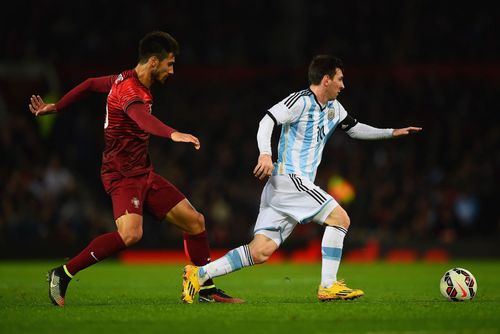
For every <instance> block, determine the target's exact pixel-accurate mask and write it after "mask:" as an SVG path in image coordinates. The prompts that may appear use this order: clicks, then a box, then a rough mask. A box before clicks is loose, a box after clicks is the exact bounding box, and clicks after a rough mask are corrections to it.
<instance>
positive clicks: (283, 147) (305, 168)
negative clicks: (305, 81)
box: [269, 89, 347, 182]
mask: <svg viewBox="0 0 500 334" xmlns="http://www.w3.org/2000/svg"><path fill="white" fill-rule="evenodd" d="M269 114H270V115H271V116H272V117H273V118H274V120H275V122H276V123H277V124H281V125H282V128H281V135H280V139H279V144H278V157H277V161H276V162H275V164H274V169H273V175H288V174H296V175H301V176H303V177H306V178H307V179H309V180H310V181H311V182H314V179H315V178H316V171H317V168H318V166H319V164H320V162H321V156H322V154H323V148H324V147H325V144H326V142H327V140H328V138H330V136H331V135H332V133H333V131H334V130H335V128H336V127H337V125H338V124H339V123H340V122H341V121H342V120H344V119H345V118H346V117H347V111H346V110H345V109H344V107H343V106H342V105H341V104H340V103H339V102H338V101H337V100H334V101H328V103H327V104H326V105H325V106H323V107H322V106H321V105H320V103H319V102H318V101H317V99H316V96H315V95H314V93H313V92H312V91H311V90H310V89H305V90H302V91H299V92H296V93H292V94H290V95H289V96H287V97H286V98H285V99H283V100H282V101H281V102H279V103H277V104H276V105H274V106H273V107H272V108H271V109H269Z"/></svg>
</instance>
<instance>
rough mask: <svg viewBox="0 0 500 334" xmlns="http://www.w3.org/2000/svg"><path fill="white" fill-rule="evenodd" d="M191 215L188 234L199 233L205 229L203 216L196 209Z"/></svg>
mask: <svg viewBox="0 0 500 334" xmlns="http://www.w3.org/2000/svg"><path fill="white" fill-rule="evenodd" d="M193 216H194V217H193V219H192V220H191V224H189V229H190V231H188V232H190V234H199V233H201V232H203V231H205V216H203V215H202V214H201V213H199V212H197V211H195V213H194V215H193Z"/></svg>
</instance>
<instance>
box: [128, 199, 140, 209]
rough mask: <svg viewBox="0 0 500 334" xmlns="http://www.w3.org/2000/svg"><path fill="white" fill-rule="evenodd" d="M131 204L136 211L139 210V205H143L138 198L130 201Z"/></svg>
mask: <svg viewBox="0 0 500 334" xmlns="http://www.w3.org/2000/svg"><path fill="white" fill-rule="evenodd" d="M130 203H132V205H133V206H134V208H136V209H139V204H141V202H140V201H139V199H137V197H134V198H132V199H131V200H130Z"/></svg>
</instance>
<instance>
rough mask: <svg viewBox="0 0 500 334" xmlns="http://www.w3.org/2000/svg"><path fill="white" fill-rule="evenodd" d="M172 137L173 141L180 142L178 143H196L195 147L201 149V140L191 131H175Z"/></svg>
mask: <svg viewBox="0 0 500 334" xmlns="http://www.w3.org/2000/svg"><path fill="white" fill-rule="evenodd" d="M170 138H172V141H175V142H178V143H191V144H193V145H194V148H195V149H197V150H199V149H200V140H199V139H198V138H196V137H195V136H193V135H192V134H189V133H182V132H173V133H172V134H171V135H170Z"/></svg>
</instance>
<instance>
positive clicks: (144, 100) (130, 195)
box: [29, 31, 242, 306]
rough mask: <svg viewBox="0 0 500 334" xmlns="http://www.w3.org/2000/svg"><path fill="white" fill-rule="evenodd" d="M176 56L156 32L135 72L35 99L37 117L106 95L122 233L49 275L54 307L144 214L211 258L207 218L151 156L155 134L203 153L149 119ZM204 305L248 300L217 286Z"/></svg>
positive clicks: (109, 168) (197, 255)
mask: <svg viewBox="0 0 500 334" xmlns="http://www.w3.org/2000/svg"><path fill="white" fill-rule="evenodd" d="M178 51H179V46H178V43H177V41H176V40H175V39H174V38H173V37H172V36H170V35H169V34H167V33H165V32H161V31H155V32H151V33H149V34H147V35H146V36H145V37H144V38H143V39H142V40H141V41H140V44H139V62H138V64H137V66H136V67H135V68H134V69H131V70H126V71H124V72H122V73H121V74H119V75H110V76H105V77H99V78H90V79H87V80H86V81H84V82H83V83H82V84H80V85H78V86H77V87H75V88H73V89H72V90H71V91H70V92H68V93H67V94H66V95H64V96H63V97H62V98H61V100H60V101H59V102H57V103H55V104H46V103H44V101H43V100H42V99H41V98H40V96H32V97H31V103H30V105H29V108H30V110H31V112H32V113H33V114H34V115H35V116H41V115H46V114H50V113H55V112H59V111H61V110H63V109H65V108H66V107H68V106H69V105H71V104H72V103H74V102H76V101H78V100H79V99H81V98H83V97H85V96H86V95H88V94H89V93H91V92H99V93H108V98H107V104H106V116H105V122H104V138H105V139H104V143H105V147H104V153H103V158H102V167H101V179H102V182H103V185H104V188H105V190H106V192H107V193H108V194H109V195H110V196H111V199H112V202H113V213H114V218H115V222H116V226H117V231H115V232H111V233H107V234H104V235H101V236H99V237H97V238H95V239H94V240H92V241H91V242H90V244H89V245H88V246H87V247H86V248H85V249H84V250H83V251H82V252H81V253H80V254H78V255H77V256H75V257H74V258H72V259H70V260H69V261H68V262H67V263H66V264H64V265H62V266H60V267H57V268H54V269H52V270H51V271H49V273H48V276H49V277H48V280H49V297H50V300H51V301H52V303H53V304H54V305H59V306H63V305H64V302H65V294H66V289H67V287H68V284H69V282H70V280H71V279H72V278H73V276H74V275H75V274H76V273H78V272H79V271H81V270H83V269H85V268H87V267H89V266H91V265H93V264H95V263H97V262H99V261H102V260H104V259H105V258H107V257H109V256H111V255H113V254H116V253H118V252H119V251H121V250H123V249H125V248H126V247H128V246H131V245H133V244H135V243H136V242H138V241H139V240H140V239H141V238H142V224H143V217H142V215H143V210H146V211H148V212H150V213H151V214H152V215H153V216H154V217H155V218H156V219H158V220H166V221H168V222H170V223H172V224H174V225H175V226H177V227H179V228H180V229H181V230H183V231H184V241H185V242H184V246H185V251H186V253H187V254H188V256H189V258H190V260H191V261H192V262H193V263H194V264H197V265H204V264H207V263H208V262H209V261H210V248H209V246H208V241H207V234H206V231H205V219H204V217H203V215H202V214H201V213H199V212H197V211H196V209H194V207H193V206H192V205H191V203H190V202H189V201H188V200H187V199H186V197H185V196H184V195H183V194H182V193H181V192H180V191H179V190H178V189H177V188H176V187H175V186H174V185H173V184H171V183H170V182H169V181H167V180H166V179H164V178H163V177H161V176H160V175H158V174H156V173H155V172H154V170H153V165H152V163H151V160H150V157H149V152H148V146H149V137H150V135H155V136H161V137H165V138H169V139H171V140H172V141H174V142H185V143H190V144H192V145H194V148H195V149H197V150H198V149H199V148H200V141H199V140H198V138H196V137H195V136H193V135H191V134H188V133H182V132H179V131H177V130H175V129H173V128H171V127H169V126H167V125H165V124H163V123H162V122H161V121H160V120H159V119H157V118H156V117H154V116H153V115H152V114H151V112H152V105H153V96H152V95H151V91H150V87H151V86H152V85H153V84H155V83H163V82H165V80H166V79H167V78H168V77H170V76H172V75H173V73H174V63H175V56H176V55H177V54H178ZM199 300H200V301H201V302H224V303H238V302H242V300H241V299H239V298H233V297H230V296H228V295H227V294H225V293H224V292H223V291H222V290H220V289H218V288H216V287H215V285H214V283H213V281H208V282H207V283H206V284H205V286H204V287H203V288H202V291H201V292H200V295H199Z"/></svg>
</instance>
